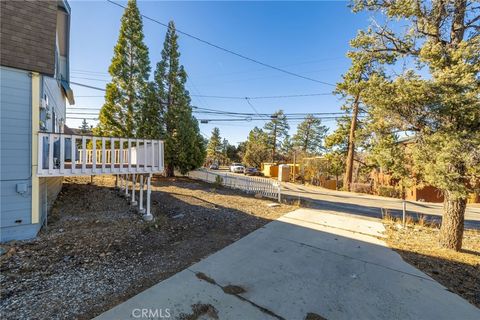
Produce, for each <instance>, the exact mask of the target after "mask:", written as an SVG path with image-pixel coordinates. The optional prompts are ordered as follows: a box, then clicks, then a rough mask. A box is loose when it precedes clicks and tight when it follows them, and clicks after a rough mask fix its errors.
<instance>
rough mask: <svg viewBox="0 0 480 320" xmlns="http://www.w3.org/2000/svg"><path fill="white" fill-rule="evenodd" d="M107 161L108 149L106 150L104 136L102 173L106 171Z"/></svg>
mask: <svg viewBox="0 0 480 320" xmlns="http://www.w3.org/2000/svg"><path fill="white" fill-rule="evenodd" d="M106 163H107V157H106V151H105V138H104V137H102V173H105V164H106Z"/></svg>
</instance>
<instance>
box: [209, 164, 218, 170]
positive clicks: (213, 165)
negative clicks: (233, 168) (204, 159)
mask: <svg viewBox="0 0 480 320" xmlns="http://www.w3.org/2000/svg"><path fill="white" fill-rule="evenodd" d="M208 168H209V169H210V170H218V164H216V163H214V164H211V165H210V167H208Z"/></svg>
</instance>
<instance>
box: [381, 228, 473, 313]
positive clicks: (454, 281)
mask: <svg viewBox="0 0 480 320" xmlns="http://www.w3.org/2000/svg"><path fill="white" fill-rule="evenodd" d="M385 226H386V230H387V243H388V245H389V246H390V247H392V248H393V249H394V250H395V251H397V252H398V253H399V254H400V255H401V256H402V258H403V259H404V260H405V261H407V262H408V263H410V264H411V265H413V266H415V267H416V268H418V269H420V270H422V271H423V272H425V273H426V274H428V275H429V276H431V277H432V278H433V279H435V280H437V281H438V282H439V283H441V284H442V285H443V286H445V287H446V288H448V290H450V291H452V292H454V293H456V294H458V295H460V296H462V297H463V298H465V299H467V300H468V301H469V302H470V303H472V304H474V305H476V306H477V307H479V308H480V231H479V230H465V233H464V235H463V246H462V251H460V252H456V251H453V250H449V249H444V248H441V247H440V246H439V244H438V234H439V231H440V230H439V227H438V225H435V224H433V225H431V224H427V223H425V222H424V221H420V223H418V222H417V223H415V222H413V221H412V222H410V223H409V224H407V226H406V227H405V228H402V227H401V225H400V224H399V223H398V222H395V221H392V220H390V221H386V222H385Z"/></svg>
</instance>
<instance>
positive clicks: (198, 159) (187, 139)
mask: <svg viewBox="0 0 480 320" xmlns="http://www.w3.org/2000/svg"><path fill="white" fill-rule="evenodd" d="M177 40H178V36H177V34H176V31H175V24H174V23H173V21H170V23H169V24H168V30H167V34H166V36H165V42H164V44H163V50H162V59H161V60H160V62H158V63H157V68H156V70H155V86H156V90H157V96H158V98H159V99H160V101H161V103H162V106H163V108H162V109H163V110H164V116H163V120H164V126H165V127H164V129H165V139H164V140H165V164H166V175H167V176H169V177H171V176H173V175H174V169H175V168H176V169H178V170H179V171H180V172H181V173H186V172H188V171H189V170H193V169H195V168H198V167H199V166H201V165H202V163H203V162H204V160H205V155H206V152H205V143H204V141H205V140H204V139H203V137H202V136H201V134H200V129H199V128H198V121H197V120H196V119H195V118H194V117H193V116H192V108H191V106H190V96H189V93H188V91H187V90H186V89H185V83H186V81H187V73H186V72H185V70H184V68H183V66H182V65H180V52H179V48H178V42H177Z"/></svg>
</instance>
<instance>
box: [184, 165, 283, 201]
mask: <svg viewBox="0 0 480 320" xmlns="http://www.w3.org/2000/svg"><path fill="white" fill-rule="evenodd" d="M188 177H189V178H192V179H196V180H202V181H205V182H210V183H214V182H218V183H220V184H221V185H223V186H225V187H227V188H232V189H239V190H242V191H245V192H247V193H254V194H257V193H260V194H262V195H263V196H265V197H268V198H273V199H278V201H279V202H280V201H281V185H280V183H279V182H278V181H275V180H272V179H268V178H262V177H250V176H241V175H238V174H232V173H228V172H212V171H209V170H205V169H198V170H193V171H190V172H189V173H188ZM218 177H219V178H218Z"/></svg>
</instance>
